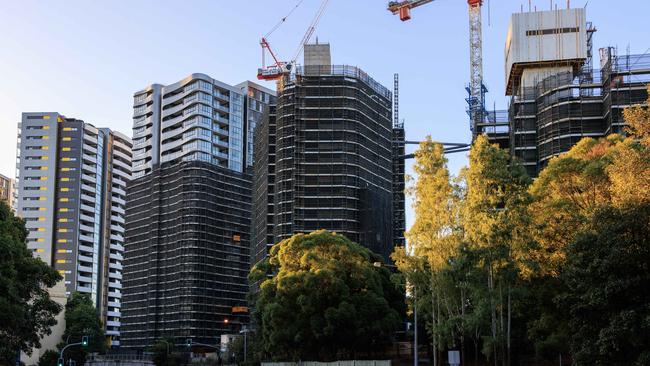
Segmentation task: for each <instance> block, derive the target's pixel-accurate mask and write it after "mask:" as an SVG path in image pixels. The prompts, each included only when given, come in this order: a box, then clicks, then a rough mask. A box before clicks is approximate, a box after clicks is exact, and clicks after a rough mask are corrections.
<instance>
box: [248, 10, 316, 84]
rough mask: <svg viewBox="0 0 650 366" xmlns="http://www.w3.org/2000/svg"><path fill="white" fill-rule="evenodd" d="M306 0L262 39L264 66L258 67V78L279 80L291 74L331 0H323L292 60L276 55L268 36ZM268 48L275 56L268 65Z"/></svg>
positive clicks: (272, 55)
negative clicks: (266, 59) (266, 57)
mask: <svg viewBox="0 0 650 366" xmlns="http://www.w3.org/2000/svg"><path fill="white" fill-rule="evenodd" d="M303 1H304V0H300V1H298V3H297V4H296V6H294V7H293V9H291V11H290V12H289V14H287V15H286V16H285V17H283V18H282V19H280V21H279V22H278V24H276V25H275V26H274V27H273V28H272V29H271V30H270V31H269V32H268V33H267V34H266V35H264V37H262V39H261V40H260V46H262V67H261V68H259V69H257V78H258V79H260V80H278V79H280V78H282V76H284V75H286V74H289V73H290V72H291V69H292V68H293V66H294V65H295V64H296V60H297V59H298V57H299V56H300V53H301V52H302V50H303V48H304V47H305V44H307V43H308V42H309V40H310V39H311V36H312V35H313V34H314V31H315V30H316V26H317V25H318V22H319V21H320V19H321V17H322V16H323V13H324V12H325V8H326V7H327V3H328V2H329V0H322V1H321V4H320V7H319V8H318V11H316V15H314V19H312V21H311V23H310V24H309V27H308V28H307V31H306V32H305V35H304V36H303V37H302V40H301V41H300V43H299V44H298V48H297V49H296V52H295V54H294V56H293V58H292V59H291V60H290V61H280V59H279V58H278V56H277V55H276V53H275V52H273V50H272V49H271V45H270V44H269V41H268V37H269V36H270V35H271V33H273V32H274V31H275V30H276V29H278V27H280V25H282V23H284V22H285V21H286V20H287V18H288V17H289V16H290V15H291V13H293V12H294V10H296V8H297V7H298V6H300V4H301V3H302V2H303ZM267 50H268V52H269V54H270V55H271V57H272V58H273V65H270V66H266V61H265V55H266V51H267Z"/></svg>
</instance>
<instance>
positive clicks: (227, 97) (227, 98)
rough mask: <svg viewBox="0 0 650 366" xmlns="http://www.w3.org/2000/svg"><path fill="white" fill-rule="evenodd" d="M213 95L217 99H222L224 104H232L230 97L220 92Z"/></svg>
mask: <svg viewBox="0 0 650 366" xmlns="http://www.w3.org/2000/svg"><path fill="white" fill-rule="evenodd" d="M212 95H214V97H215V98H217V99H220V100H222V101H224V102H230V96H228V95H226V94H223V93H221V92H219V91H215V92H214V93H213V94H212Z"/></svg>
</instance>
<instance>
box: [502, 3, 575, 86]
mask: <svg viewBox="0 0 650 366" xmlns="http://www.w3.org/2000/svg"><path fill="white" fill-rule="evenodd" d="M586 58H587V27H586V15H585V9H584V8H578V9H562V10H553V11H536V12H527V13H516V14H513V15H512V16H511V18H510V25H509V26H508V34H507V37H506V45H505V61H506V62H505V77H506V85H507V86H512V85H513V84H517V83H518V80H517V78H518V75H520V74H521V68H523V67H527V65H526V64H534V65H532V66H533V67H539V65H540V64H549V65H556V64H567V63H576V64H579V63H581V62H584V60H585V59H586Z"/></svg>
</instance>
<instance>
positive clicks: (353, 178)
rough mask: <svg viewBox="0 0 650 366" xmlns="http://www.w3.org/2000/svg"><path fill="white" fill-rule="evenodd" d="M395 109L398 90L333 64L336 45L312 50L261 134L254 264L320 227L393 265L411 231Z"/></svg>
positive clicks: (401, 132) (258, 134) (256, 176)
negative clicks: (399, 246) (394, 253)
mask: <svg viewBox="0 0 650 366" xmlns="http://www.w3.org/2000/svg"><path fill="white" fill-rule="evenodd" d="M311 47H318V49H317V50H312V49H311ZM312 51H318V52H312ZM391 107H392V93H391V91H390V90H389V89H387V88H386V87H384V86H382V85H381V84H379V83H378V82H376V81H375V80H373V79H372V78H371V77H370V76H368V75H367V74H366V73H365V72H363V71H362V70H361V69H359V68H356V67H352V66H336V65H331V62H330V55H329V45H323V44H318V45H306V46H305V65H304V66H299V67H297V68H296V70H295V72H294V73H292V74H291V75H286V76H285V77H284V79H283V81H282V90H280V91H279V92H278V102H277V107H276V108H273V107H271V108H269V113H268V114H267V118H265V121H264V122H262V123H261V124H260V125H259V128H257V129H256V132H255V138H254V141H255V144H256V148H255V154H256V157H255V161H256V167H255V169H254V170H255V172H254V178H253V195H254V198H253V208H254V209H255V210H261V211H260V212H258V213H256V214H255V217H254V220H253V221H254V222H253V227H254V228H255V232H254V233H253V238H252V240H253V246H254V247H253V248H252V252H253V253H255V255H254V256H255V258H254V261H253V263H255V262H257V261H259V260H261V259H263V258H264V256H265V254H266V253H267V250H268V248H269V247H270V246H271V245H273V244H275V243H277V242H279V241H281V240H283V239H286V238H288V237H290V236H292V235H293V234H295V233H307V232H312V231H315V230H319V229H327V230H330V231H333V232H336V233H340V234H344V235H345V236H347V237H348V238H349V239H351V240H352V241H355V242H357V243H360V244H361V245H363V246H365V247H367V248H369V249H371V250H372V251H373V252H375V253H377V254H379V255H381V256H382V257H383V258H384V259H385V260H388V258H389V255H390V253H391V252H392V251H393V247H394V245H395V243H396V241H397V242H398V244H400V243H402V242H403V231H404V229H403V227H404V218H403V217H404V209H403V205H404V200H403V188H404V183H403V179H404V171H403V167H404V166H403V161H401V162H400V159H397V158H402V159H403V148H404V145H403V143H401V144H399V143H397V144H396V143H394V140H396V139H397V140H400V139H401V140H402V141H403V139H404V129H403V126H402V125H396V126H394V125H393V121H392V118H391V117H392V114H391V112H392V111H391ZM400 154H401V155H400ZM397 155H400V156H397ZM394 169H397V171H396V172H394ZM400 169H401V171H400ZM395 180H398V182H396V181H395ZM399 180H401V182H399ZM395 190H398V192H395ZM400 195H401V196H400ZM400 197H401V201H400ZM400 205H401V210H400V208H399V207H398V206H400ZM395 230H400V232H398V233H394V231H395Z"/></svg>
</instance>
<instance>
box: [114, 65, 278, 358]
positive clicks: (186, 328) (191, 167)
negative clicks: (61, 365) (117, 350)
mask: <svg viewBox="0 0 650 366" xmlns="http://www.w3.org/2000/svg"><path fill="white" fill-rule="evenodd" d="M274 102H275V95H274V92H273V91H271V90H269V89H267V88H264V87H262V86H259V85H257V84H255V83H252V82H244V83H241V84H237V85H234V86H233V85H229V84H226V83H224V82H221V81H219V80H216V79H213V78H211V77H209V76H207V75H205V74H192V75H190V76H188V77H187V78H184V79H182V80H180V81H178V82H176V83H173V84H170V85H161V84H152V85H150V86H148V87H147V88H145V89H143V90H141V91H138V92H136V93H135V94H134V117H133V141H134V157H133V161H134V163H133V170H134V179H133V180H132V181H131V182H130V183H129V186H128V188H127V210H126V220H127V224H126V244H125V259H124V296H123V299H124V303H123V311H122V313H123V316H122V320H123V327H122V331H121V333H122V345H123V346H124V347H127V348H130V349H140V350H144V349H146V347H148V346H150V345H152V344H153V343H154V342H155V341H156V340H158V339H160V338H171V339H174V340H175V341H177V342H178V343H180V342H185V340H186V339H192V340H193V341H194V342H198V343H215V342H216V341H217V339H218V338H219V336H220V335H221V334H230V333H236V332H238V331H239V330H240V328H241V326H242V324H246V323H247V322H248V312H247V302H246V294H247V293H248V281H247V275H248V271H249V269H250V236H251V180H252V178H251V174H250V170H251V165H252V163H253V141H252V139H253V136H252V131H253V129H254V127H255V125H256V124H257V123H259V121H260V120H261V119H262V115H263V113H264V110H265V108H266V105H267V104H268V103H274Z"/></svg>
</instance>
